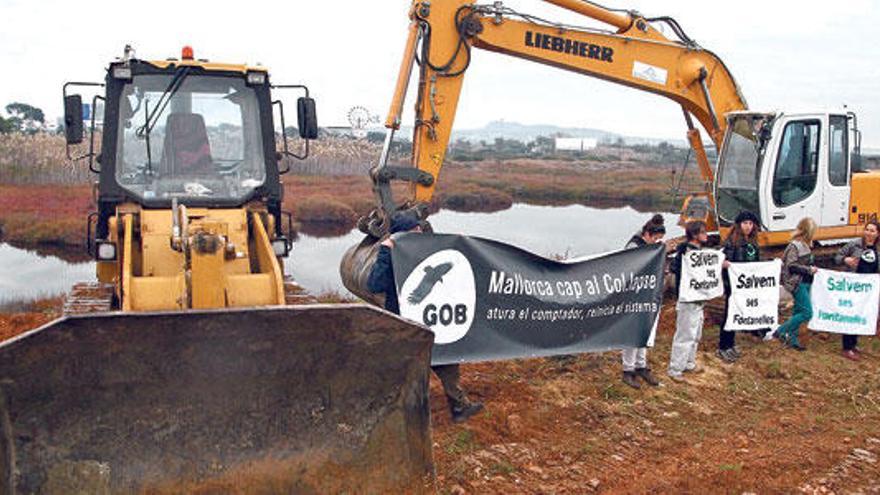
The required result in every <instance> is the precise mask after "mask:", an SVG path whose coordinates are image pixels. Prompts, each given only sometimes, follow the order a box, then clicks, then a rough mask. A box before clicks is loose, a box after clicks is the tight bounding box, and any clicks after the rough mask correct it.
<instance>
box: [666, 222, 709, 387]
mask: <svg viewBox="0 0 880 495" xmlns="http://www.w3.org/2000/svg"><path fill="white" fill-rule="evenodd" d="M684 233H685V237H686V239H687V242H683V243H681V244H679V245H678V247H677V248H676V249H675V258H674V259H673V260H672V264H671V266H670V271H672V273H673V274H675V293H676V294H677V295H678V299H679V300H678V302H677V303H676V304H675V311H676V319H675V335H674V336H673V337H672V351H671V353H670V356H669V370H668V371H667V374H668V375H669V377H670V378H671V379H672V380H673V381H676V382H684V381H685V379H684V375H683V373H684V372H692V373H700V372H702V371H703V368H702V367H700V366H699V365H697V348H698V346H699V344H700V338H701V337H702V335H703V317H704V314H703V302H702V301H695V302H685V301H683V300H682V297H681V296H682V283H681V280H682V272H683V266H682V264H683V258H684V256H685V254H686V253H688V252H689V251H695V250H700V249H702V248H703V245H704V244H706V242H707V241H708V240H709V237H708V234H707V232H706V224H705V223H703V222H701V221H699V220H697V221H693V222H688V224H687V225H685V227H684Z"/></svg>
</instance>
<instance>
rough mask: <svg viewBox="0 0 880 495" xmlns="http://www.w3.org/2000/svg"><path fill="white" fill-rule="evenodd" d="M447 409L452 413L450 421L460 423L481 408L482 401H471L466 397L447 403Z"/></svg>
mask: <svg viewBox="0 0 880 495" xmlns="http://www.w3.org/2000/svg"><path fill="white" fill-rule="evenodd" d="M449 410H450V412H451V413H452V422H453V423H461V422H463V421H467V420H468V418H470V417H471V416H473V415H475V414H477V413H479V412H480V411H482V410H483V403H482V402H471V401H469V400H467V399H465V400H463V401H461V402H457V403H455V404H453V403H452V402H450V403H449Z"/></svg>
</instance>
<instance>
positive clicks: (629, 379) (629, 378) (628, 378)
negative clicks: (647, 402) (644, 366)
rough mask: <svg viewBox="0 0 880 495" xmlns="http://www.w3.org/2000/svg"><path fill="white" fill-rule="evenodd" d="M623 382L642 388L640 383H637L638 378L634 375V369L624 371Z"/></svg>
mask: <svg viewBox="0 0 880 495" xmlns="http://www.w3.org/2000/svg"><path fill="white" fill-rule="evenodd" d="M623 383H625V384H627V385H629V386H630V387H632V388H642V385H641V384H640V383H639V380H638V378H637V377H636V372H635V371H624V372H623Z"/></svg>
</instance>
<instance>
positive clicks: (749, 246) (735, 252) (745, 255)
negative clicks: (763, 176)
mask: <svg viewBox="0 0 880 495" xmlns="http://www.w3.org/2000/svg"><path fill="white" fill-rule="evenodd" d="M759 225H760V222H759V220H758V216H757V215H755V214H754V213H752V212H750V211H742V212H740V213H739V215H737V216H736V219H735V220H734V225H733V229H731V232H730V235H729V236H728V237H727V240H726V241H725V242H724V247H723V248H722V250H723V251H724V264H723V265H722V268H723V273H722V278H723V280H724V295H725V296H726V297H727V300H726V301H725V302H724V318H723V320H722V322H721V332H720V333H719V335H718V351H716V353H715V354H716V355H717V356H718V357H720V358H721V359H722V360H724V361H725V362H728V363H733V362H735V361H736V360H737V359H739V358H740V355H741V354H740V352H739V349H738V348H737V347H736V332H733V331H728V330H725V329H724V325H725V324H726V323H727V312H728V310H729V307H730V292H731V289H730V279H729V275H728V272H727V269H728V268H729V267H730V264H731V263H750V262H754V261H761V251H760V249H759V247H758V230H759Z"/></svg>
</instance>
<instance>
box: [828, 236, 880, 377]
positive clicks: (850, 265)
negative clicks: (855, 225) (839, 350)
mask: <svg viewBox="0 0 880 495" xmlns="http://www.w3.org/2000/svg"><path fill="white" fill-rule="evenodd" d="M878 235H880V222H878V221H877V220H871V221H869V222H868V223H867V224H866V225H865V232H864V234H863V235H862V237H861V238H860V239H856V240H854V241H852V242H850V243H848V244H847V245H845V246H843V247H842V248H840V251H838V252H837V254H836V255H835V256H834V261H835V262H836V263H837V264H838V265H845V266H846V267H847V269H848V270H849V271H852V272H855V273H880V264H878V261H877V238H878ZM842 339H843V357H845V358H847V359H850V360H852V361H858V360H859V359H860V356H859V354H860V351H859V348H858V347H857V345H858V343H859V337H858V335H847V334H844V335H842Z"/></svg>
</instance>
